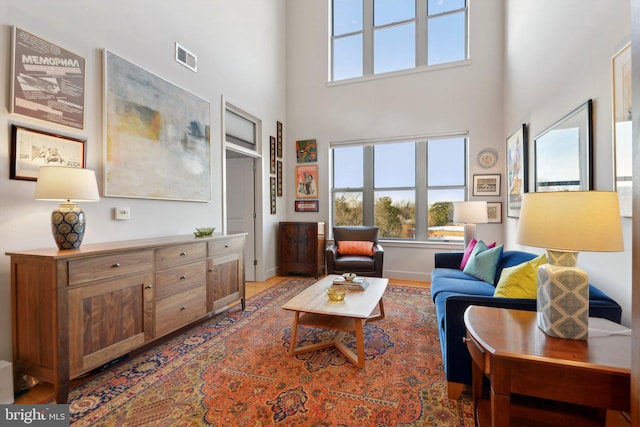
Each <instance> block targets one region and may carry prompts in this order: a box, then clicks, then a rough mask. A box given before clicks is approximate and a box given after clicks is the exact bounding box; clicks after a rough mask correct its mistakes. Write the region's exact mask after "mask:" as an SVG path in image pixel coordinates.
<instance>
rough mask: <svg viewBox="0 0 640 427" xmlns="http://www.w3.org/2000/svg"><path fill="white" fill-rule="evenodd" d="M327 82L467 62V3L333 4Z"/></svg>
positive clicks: (377, 0)
mask: <svg viewBox="0 0 640 427" xmlns="http://www.w3.org/2000/svg"><path fill="white" fill-rule="evenodd" d="M332 6H333V7H332V36H331V52H332V61H331V63H332V69H331V73H332V74H331V80H332V81H338V80H344V79H350V78H355V77H362V76H365V75H371V74H380V73H387V72H392V71H398V70H406V69H410V68H415V67H420V66H429V65H438V64H446V63H450V62H456V61H462V60H465V59H467V58H468V49H467V26H468V25H467V24H468V22H467V21H468V20H467V16H468V14H467V9H468V6H467V0H332Z"/></svg>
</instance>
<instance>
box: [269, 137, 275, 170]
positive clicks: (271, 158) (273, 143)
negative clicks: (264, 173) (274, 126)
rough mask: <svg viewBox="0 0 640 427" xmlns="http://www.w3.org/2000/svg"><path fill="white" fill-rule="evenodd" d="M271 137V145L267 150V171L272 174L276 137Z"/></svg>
mask: <svg viewBox="0 0 640 427" xmlns="http://www.w3.org/2000/svg"><path fill="white" fill-rule="evenodd" d="M270 139H271V147H270V150H269V161H270V163H269V171H270V172H271V173H272V174H275V173H276V137H275V136H272V137H270Z"/></svg>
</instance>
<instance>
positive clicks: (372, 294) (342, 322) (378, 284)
mask: <svg viewBox="0 0 640 427" xmlns="http://www.w3.org/2000/svg"><path fill="white" fill-rule="evenodd" d="M336 277H338V276H336V275H329V276H327V277H325V278H324V279H321V280H319V281H318V282H316V283H315V284H313V285H312V286H310V287H308V288H307V289H305V290H304V291H302V292H300V293H299V294H298V295H296V296H295V297H293V298H291V300H289V302H287V303H286V304H285V305H284V306H283V307H282V308H283V309H285V310H290V311H293V312H295V316H294V318H293V326H292V328H291V346H290V348H289V353H290V354H291V355H295V354H300V353H306V352H309V351H314V350H319V349H322V348H327V347H332V346H333V347H336V348H337V349H338V350H340V351H341V352H342V353H343V354H344V355H345V356H346V357H347V359H349V360H350V361H351V362H352V363H353V364H355V365H356V366H357V367H358V368H364V333H363V329H362V328H363V326H364V324H365V322H367V321H369V320H378V319H382V318H384V305H383V303H382V294H384V291H385V290H386V289H387V285H388V283H389V280H388V279H382V278H377V277H367V281H368V282H369V287H368V288H367V289H366V290H364V291H347V295H345V298H344V301H341V302H334V301H330V300H329V298H328V297H327V294H326V289H327V288H328V287H329V286H331V284H332V283H333V280H334V279H335V278H336ZM376 306H378V307H379V308H380V314H379V315H377V316H371V313H372V312H373V310H374V309H375V308H376ZM298 325H305V326H311V327H315V328H325V329H331V330H335V331H339V332H338V334H337V335H336V336H335V338H334V339H333V340H331V341H325V342H321V343H316V344H309V345H305V346H302V347H298V348H296V337H297V333H298ZM346 332H355V335H356V350H357V352H358V354H357V355H356V354H355V353H354V352H353V351H352V350H351V349H350V348H349V347H347V346H346V345H345V344H344V343H343V342H342V339H343V338H344V335H345V333H346Z"/></svg>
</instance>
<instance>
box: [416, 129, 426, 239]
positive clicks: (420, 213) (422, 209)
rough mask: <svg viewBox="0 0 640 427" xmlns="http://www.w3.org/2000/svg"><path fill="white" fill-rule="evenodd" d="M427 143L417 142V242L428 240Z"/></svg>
mask: <svg viewBox="0 0 640 427" xmlns="http://www.w3.org/2000/svg"><path fill="white" fill-rule="evenodd" d="M428 206H429V200H427V142H426V141H417V142H416V213H415V228H416V240H427V228H428V224H427V211H428Z"/></svg>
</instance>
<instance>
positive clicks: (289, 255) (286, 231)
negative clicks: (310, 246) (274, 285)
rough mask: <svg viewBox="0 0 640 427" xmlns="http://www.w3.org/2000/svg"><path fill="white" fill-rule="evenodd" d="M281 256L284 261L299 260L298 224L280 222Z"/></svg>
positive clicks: (293, 261) (294, 261) (292, 261)
mask: <svg viewBox="0 0 640 427" xmlns="http://www.w3.org/2000/svg"><path fill="white" fill-rule="evenodd" d="M280 257H281V259H282V262H284V263H296V262H298V225H297V224H280Z"/></svg>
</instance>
